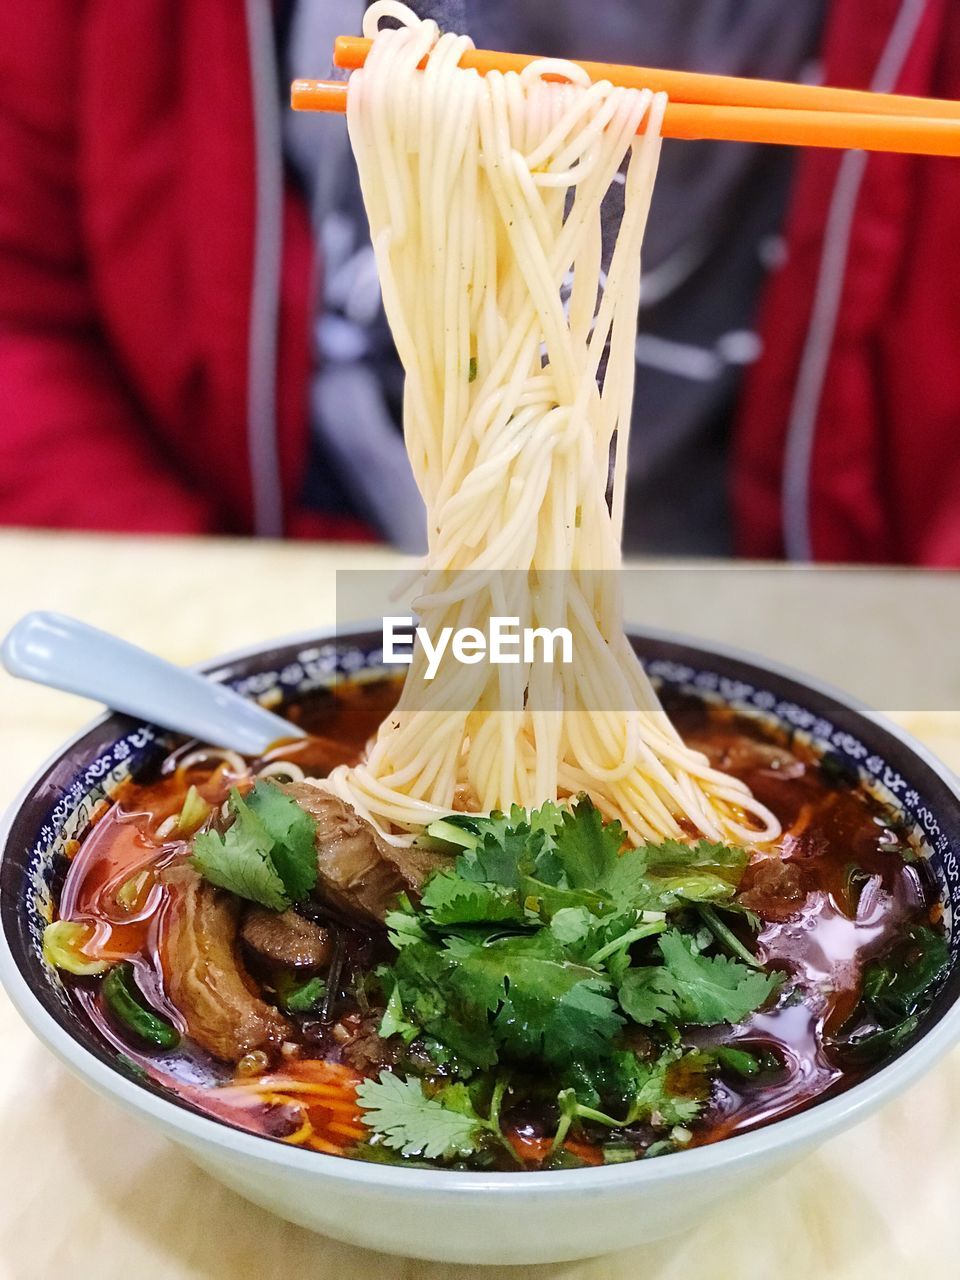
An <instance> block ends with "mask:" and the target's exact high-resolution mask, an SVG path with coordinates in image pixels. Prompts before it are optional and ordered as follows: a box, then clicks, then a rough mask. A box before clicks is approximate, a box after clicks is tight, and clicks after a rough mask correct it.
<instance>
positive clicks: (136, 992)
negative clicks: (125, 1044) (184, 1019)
mask: <svg viewBox="0 0 960 1280" xmlns="http://www.w3.org/2000/svg"><path fill="white" fill-rule="evenodd" d="M103 998H104V1001H105V1002H106V1005H107V1008H108V1009H109V1010H110V1012H111V1013H112V1014H113V1016H114V1017H115V1018H116V1019H117V1021H118V1022H120V1023H122V1024H123V1026H125V1027H126V1028H127V1029H128V1030H129V1031H132V1032H133V1033H134V1035H137V1036H139V1037H140V1039H141V1040H144V1041H146V1043H147V1044H151V1045H153V1046H154V1047H155V1048H157V1049H175V1048H176V1047H177V1045H178V1044H179V1043H180V1033H179V1031H177V1029H176V1027H174V1026H171V1024H170V1023H169V1022H168V1021H167V1020H166V1018H161V1017H160V1015H159V1014H157V1013H154V1012H153V1010H152V1009H148V1008H147V1007H146V1005H145V1004H144V1002H143V995H142V993H141V991H140V988H139V987H138V986H137V983H136V979H135V978H134V973H133V965H132V964H129V963H128V962H127V961H124V962H123V963H122V964H118V965H116V966H115V967H114V968H113V969H111V970H110V972H109V973H108V974H107V976H106V977H105V978H104V980H103Z"/></svg>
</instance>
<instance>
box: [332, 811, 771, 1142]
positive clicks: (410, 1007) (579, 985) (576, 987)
mask: <svg viewBox="0 0 960 1280" xmlns="http://www.w3.org/2000/svg"><path fill="white" fill-rule="evenodd" d="M426 838H427V839H428V840H429V841H431V842H433V843H434V844H438V845H441V846H442V847H444V848H446V849H447V850H448V851H450V853H451V865H450V866H448V867H445V868H444V869H443V870H440V871H438V872H435V873H434V874H433V876H431V877H430V878H429V879H428V880H427V882H426V884H425V885H424V887H423V890H422V893H421V896H420V899H419V901H416V902H415V901H413V900H412V899H411V898H410V897H409V896H406V895H404V896H402V897H401V898H400V900H399V901H398V904H397V907H396V909H395V910H394V911H392V912H391V913H390V914H389V916H388V917H387V927H388V936H389V939H390V942H391V943H392V945H393V947H394V949H395V952H396V954H395V956H394V958H393V959H392V961H391V962H390V963H388V964H385V965H382V966H381V967H380V969H379V970H378V971H377V979H378V981H379V983H380V987H381V990H382V993H383V999H384V1004H385V1013H384V1015H383V1018H382V1021H381V1024H380V1034H381V1035H382V1036H384V1037H387V1038H389V1037H395V1038H396V1039H397V1042H402V1046H405V1048H403V1049H402V1053H403V1054H406V1055H407V1056H406V1057H403V1056H401V1058H400V1061H399V1065H398V1068H397V1070H398V1072H402V1071H404V1070H407V1068H405V1066H404V1064H405V1063H406V1064H407V1067H408V1068H409V1070H407V1076H406V1079H403V1078H401V1076H400V1075H399V1074H397V1075H391V1074H390V1073H385V1074H384V1075H383V1076H381V1079H380V1080H379V1081H373V1082H366V1083H365V1084H363V1085H362V1086H361V1087H360V1090H359V1091H358V1099H359V1101H360V1105H361V1107H362V1108H363V1112H362V1114H363V1119H364V1122H365V1123H366V1124H367V1126H368V1127H369V1128H370V1129H371V1131H372V1134H373V1140H374V1142H375V1143H377V1142H379V1143H380V1144H385V1145H386V1146H387V1147H389V1148H391V1149H392V1150H394V1151H399V1152H400V1153H401V1155H405V1156H409V1157H413V1156H419V1157H421V1158H422V1157H426V1158H427V1159H439V1160H445V1161H448V1162H449V1161H451V1160H462V1159H467V1160H476V1159H479V1158H480V1153H481V1152H482V1151H483V1150H484V1148H485V1144H488V1143H489V1141H490V1139H491V1134H492V1133H493V1130H494V1129H496V1131H497V1132H498V1133H499V1108H500V1102H501V1100H503V1094H502V1089H503V1085H502V1081H503V1079H504V1078H505V1077H504V1074H503V1073H504V1072H506V1073H507V1074H508V1076H509V1078H510V1080H511V1081H512V1082H513V1083H511V1085H510V1090H511V1092H510V1093H508V1094H507V1097H506V1101H509V1100H510V1098H512V1097H522V1096H523V1093H524V1089H525V1088H528V1091H529V1088H533V1091H534V1093H535V1094H536V1095H537V1096H539V1097H540V1098H541V1099H542V1097H543V1093H544V1090H546V1091H547V1092H548V1093H549V1090H550V1089H551V1088H552V1089H553V1091H554V1092H553V1098H554V1099H555V1102H554V1106H555V1111H556V1117H557V1118H556V1126H557V1127H556V1134H555V1138H554V1140H553V1143H552V1147H553V1149H554V1151H555V1152H558V1151H559V1148H560V1147H561V1146H562V1144H563V1143H564V1141H566V1139H567V1136H568V1134H569V1132H570V1130H571V1129H577V1128H582V1127H583V1126H587V1127H589V1126H598V1127H601V1128H602V1127H606V1128H609V1129H624V1128H629V1126H631V1125H635V1124H642V1125H643V1126H645V1127H646V1129H650V1128H652V1129H653V1130H654V1131H660V1132H661V1136H660V1138H659V1139H658V1140H657V1142H656V1143H655V1144H654V1148H655V1150H656V1151H659V1150H667V1149H672V1148H673V1146H674V1145H676V1142H677V1141H682V1140H688V1138H687V1139H683V1138H682V1136H681V1138H680V1139H677V1138H675V1137H672V1136H671V1134H681V1135H682V1134H683V1133H685V1132H686V1130H685V1128H684V1126H685V1125H686V1124H687V1123H689V1122H691V1121H693V1120H694V1119H695V1118H696V1116H697V1115H698V1114H699V1113H700V1111H701V1110H702V1108H703V1107H704V1105H705V1104H706V1101H707V1099H708V1097H709V1092H710V1084H709V1073H710V1071H711V1070H712V1071H715V1070H716V1069H717V1066H718V1063H719V1059H718V1058H717V1057H716V1055H714V1056H713V1057H712V1058H711V1057H710V1056H709V1055H705V1054H704V1053H703V1052H701V1051H699V1050H697V1051H690V1050H685V1049H684V1047H683V1039H684V1028H685V1027H687V1026H710V1025H713V1024H717V1023H724V1022H730V1023H738V1022H742V1021H743V1020H744V1019H745V1018H747V1017H748V1016H749V1015H750V1013H752V1012H753V1011H754V1010H756V1009H758V1008H759V1007H761V1006H762V1005H763V1004H765V1003H766V1002H767V1001H768V1000H770V999H771V998H772V997H773V995H774V993H775V992H776V990H777V988H778V987H779V985H780V983H781V981H782V975H780V974H778V973H766V972H764V971H763V969H762V967H761V965H760V963H759V961H758V960H757V959H756V957H755V956H754V955H753V953H752V951H751V950H750V949H749V948H748V947H747V945H746V943H744V942H743V941H742V939H741V938H740V937H739V936H738V934H736V933H734V931H733V930H732V929H731V928H730V927H729V926H727V925H726V924H724V923H723V922H722V921H720V922H719V924H718V923H717V922H718V917H717V916H716V911H715V909H714V908H716V907H721V908H722V909H724V910H728V909H729V910H730V911H731V912H733V911H735V909H736V902H735V894H736V892H737V888H738V886H739V883H740V879H741V876H742V874H743V871H744V869H745V866H746V863H747V855H746V853H745V851H744V850H742V849H739V848H736V847H734V846H730V845H724V844H719V843H713V842H710V841H705V840H701V841H699V842H697V843H695V844H684V843H682V842H680V841H673V840H668V841H665V842H663V843H662V844H648V845H643V846H639V847H633V846H631V845H630V844H629V843H628V841H627V839H626V835H625V832H624V830H623V828H622V827H621V825H620V823H618V822H606V821H604V819H603V816H602V815H601V814H600V812H599V811H598V810H597V809H596V808H595V806H594V805H593V804H592V803H591V802H590V800H589V799H588V798H586V797H581V798H580V799H579V800H577V801H576V802H575V803H574V804H573V805H572V806H571V807H570V808H561V807H559V806H557V805H553V804H549V805H545V806H543V807H542V808H541V809H540V810H536V811H534V812H527V811H525V810H523V809H520V808H518V807H517V806H514V808H513V809H512V810H511V812H510V814H509V815H505V814H501V813H494V814H491V815H490V816H489V817H479V816H475V815H466V814H456V815H451V816H449V817H447V818H444V819H442V820H441V821H439V822H435V823H433V824H432V825H431V826H430V827H428V828H427V833H426ZM711 904H712V905H711ZM701 912H702V913H703V914H701ZM708 922H709V925H710V927H707V925H708ZM631 1028H633V1030H631ZM641 1028H642V1033H641V1031H640V1029H641ZM638 1035H640V1036H641V1041H642V1047H641V1048H639V1049H638V1048H637V1043H638V1042H637V1036H638ZM418 1046H419V1051H418ZM425 1059H426V1061H427V1062H428V1063H430V1062H432V1063H434V1064H436V1067H437V1068H438V1069H441V1068H442V1073H443V1077H444V1078H445V1079H446V1080H447V1081H448V1082H449V1081H450V1080H451V1079H453V1080H456V1079H458V1078H459V1080H460V1081H461V1082H466V1083H467V1084H468V1085H469V1088H470V1089H473V1088H475V1087H479V1088H480V1089H481V1091H484V1090H485V1091H486V1094H487V1095H488V1096H489V1095H490V1091H491V1090H493V1093H494V1094H495V1095H496V1098H497V1104H496V1108H491V1117H493V1111H494V1110H496V1112H497V1115H496V1117H493V1118H491V1117H487V1118H485V1117H484V1116H483V1115H482V1113H481V1111H480V1110H478V1109H477V1108H476V1107H475V1105H474V1104H473V1103H472V1102H470V1097H471V1094H470V1093H469V1091H468V1092H467V1093H465V1094H461V1093H458V1092H456V1091H455V1092H454V1093H452V1094H451V1093H449V1092H448V1090H449V1089H450V1088H454V1089H456V1086H451V1085H450V1084H449V1083H447V1084H445V1085H444V1086H443V1088H442V1089H434V1090H433V1091H429V1090H428V1091H427V1092H425V1091H424V1089H423V1087H422V1086H421V1083H420V1081H419V1080H417V1079H416V1078H415V1077H414V1076H412V1075H411V1074H410V1072H411V1071H414V1070H417V1071H424V1070H426V1071H427V1074H428V1076H429V1075H430V1069H429V1067H427V1068H425V1067H424V1060H425ZM524 1080H527V1081H528V1082H529V1081H536V1084H535V1086H524V1084H523V1083H522V1082H523V1081H524ZM691 1081H695V1084H694V1085H691ZM494 1082H497V1083H496V1084H494ZM465 1099H466V1100H465ZM467 1103H469V1105H467ZM494 1121H495V1122H494ZM501 1137H502V1135H501ZM688 1137H689V1135H688ZM654 1148H651V1149H654ZM560 1154H562V1153H560ZM558 1158H559V1157H558Z"/></svg>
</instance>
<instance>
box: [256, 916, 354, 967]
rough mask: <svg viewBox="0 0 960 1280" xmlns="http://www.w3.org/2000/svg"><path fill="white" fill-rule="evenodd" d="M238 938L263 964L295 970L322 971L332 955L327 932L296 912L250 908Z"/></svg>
mask: <svg viewBox="0 0 960 1280" xmlns="http://www.w3.org/2000/svg"><path fill="white" fill-rule="evenodd" d="M240 937H241V938H242V939H243V941H244V942H245V943H246V945H247V946H248V947H249V948H250V949H251V950H252V951H255V952H256V954H257V955H258V956H260V957H261V958H262V959H263V960H272V961H273V962H274V963H275V964H284V965H289V966H291V967H292V968H295V969H301V968H303V969H322V968H324V967H325V966H326V965H327V964H329V962H330V955H331V953H332V951H333V943H332V941H331V938H330V933H329V931H328V930H327V929H324V928H323V926H322V925H319V924H314V922H313V921H312V920H305V919H304V918H303V916H301V915H298V914H297V913H296V911H281V912H276V911H268V910H267V909H266V908H265V907H250V908H249V909H248V910H247V913H246V915H245V916H244V917H243V924H242V925H241V927H240Z"/></svg>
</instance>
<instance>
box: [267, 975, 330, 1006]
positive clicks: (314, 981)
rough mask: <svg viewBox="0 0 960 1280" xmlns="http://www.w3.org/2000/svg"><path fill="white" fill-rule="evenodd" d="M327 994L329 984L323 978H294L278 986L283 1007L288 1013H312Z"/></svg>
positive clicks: (278, 993)
mask: <svg viewBox="0 0 960 1280" xmlns="http://www.w3.org/2000/svg"><path fill="white" fill-rule="evenodd" d="M326 994H327V984H326V982H324V980H323V978H307V979H306V980H305V981H298V980H297V979H293V980H292V981H286V982H280V983H279V984H278V986H277V995H278V996H279V997H280V1004H281V1007H282V1008H284V1009H285V1010H286V1011H287V1012H288V1013H310V1012H311V1011H312V1010H313V1009H316V1008H318V1007H319V1006H320V1005H321V1004H322V1003H323V998H324V996H325V995H326Z"/></svg>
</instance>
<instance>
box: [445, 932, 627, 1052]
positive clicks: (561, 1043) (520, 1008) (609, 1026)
mask: <svg viewBox="0 0 960 1280" xmlns="http://www.w3.org/2000/svg"><path fill="white" fill-rule="evenodd" d="M447 951H448V954H449V955H450V956H451V957H452V958H453V959H454V960H455V962H456V966H457V967H456V975H455V981H456V985H457V988H458V990H459V991H460V992H461V994H464V993H470V994H471V995H472V997H473V999H474V1000H476V1001H477V1002H479V1003H482V1004H483V1005H484V1007H485V1008H486V1009H487V1010H488V1011H489V1012H490V1013H491V1014H495V1018H494V1023H493V1027H494V1032H495V1035H496V1038H497V1040H498V1042H499V1043H500V1044H501V1045H502V1046H503V1047H504V1049H505V1050H507V1051H508V1052H509V1053H512V1054H513V1055H515V1056H518V1057H524V1058H528V1057H536V1056H540V1055H542V1056H544V1057H546V1058H547V1060H548V1061H554V1060H556V1059H557V1058H558V1057H559V1058H561V1059H566V1058H568V1057H570V1056H571V1055H572V1056H575V1057H584V1058H590V1057H596V1055H597V1054H598V1053H600V1052H602V1051H603V1049H604V1046H605V1045H607V1044H608V1043H609V1042H610V1041H611V1040H612V1038H613V1037H614V1036H615V1035H616V1033H617V1032H618V1031H619V1029H620V1027H621V1026H622V1025H623V1019H622V1018H621V1016H620V1014H619V1013H618V1012H617V1008H616V1003H615V1001H614V1000H613V998H612V989H611V986H610V983H609V981H608V980H607V979H606V976H605V975H604V974H603V973H602V972H601V971H599V970H597V969H590V968H588V967H587V966H586V965H580V964H575V963H573V962H572V961H570V960H569V959H567V957H566V955H565V954H564V950H563V948H562V947H561V945H560V944H559V943H558V942H557V940H556V939H555V938H553V937H552V936H551V935H550V934H549V933H547V932H546V931H545V930H541V931H540V933H538V934H536V935H534V936H533V937H512V938H503V939H499V940H497V941H495V942H492V943H489V944H487V945H484V946H477V945H475V944H473V945H472V944H469V943H465V942H464V941H463V940H461V939H457V938H450V939H448V941H447Z"/></svg>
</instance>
